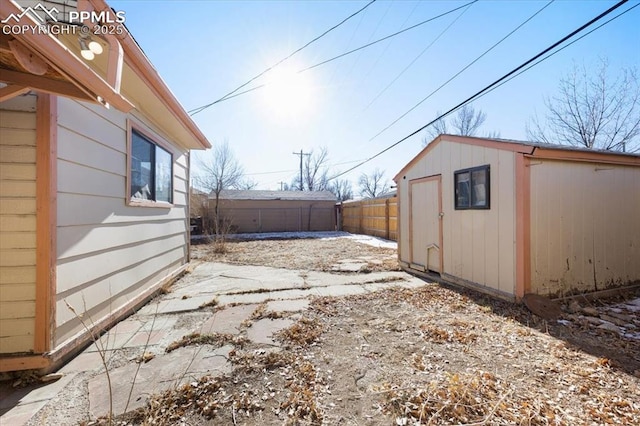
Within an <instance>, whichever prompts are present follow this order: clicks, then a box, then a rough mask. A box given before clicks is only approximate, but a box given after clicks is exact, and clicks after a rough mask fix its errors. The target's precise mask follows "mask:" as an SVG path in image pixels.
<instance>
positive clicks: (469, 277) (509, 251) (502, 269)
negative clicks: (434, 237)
mask: <svg viewBox="0 0 640 426" xmlns="http://www.w3.org/2000/svg"><path fill="white" fill-rule="evenodd" d="M515 155H516V154H514V153H513V152H511V151H506V150H500V149H497V148H492V147H485V146H476V145H465V144H462V143H458V142H452V141H447V140H446V137H445V139H443V140H441V141H440V142H439V143H438V144H437V145H435V146H434V147H433V148H432V149H430V150H429V151H428V152H427V153H426V155H424V156H423V157H422V158H420V159H418V160H417V161H416V162H415V164H413V165H412V166H411V167H409V168H408V169H407V170H406V173H405V174H404V175H402V176H398V193H399V202H400V205H399V218H400V223H399V226H400V237H399V246H398V250H399V253H398V254H399V258H400V260H401V261H402V262H404V263H405V264H410V263H411V262H412V259H411V248H410V247H411V243H412V242H413V241H410V240H411V239H412V238H414V237H415V235H413V236H412V235H411V233H410V216H411V213H410V210H411V208H410V207H411V206H410V200H409V193H410V186H411V185H410V181H412V180H416V179H420V178H426V177H430V176H437V175H441V176H442V212H443V213H444V216H443V218H442V221H443V223H442V228H443V236H442V239H443V241H442V247H441V253H440V255H441V256H443V271H442V273H443V275H447V276H452V277H456V278H458V279H462V280H465V281H469V282H472V283H476V284H480V285H483V286H486V287H489V288H490V289H491V290H494V291H498V292H500V293H503V294H513V293H514V291H515V273H516V271H515V247H516V246H515V232H516V230H515V179H514V176H515ZM483 165H489V166H490V204H491V208H490V209H488V210H455V208H454V172H455V171H456V170H460V169H465V168H470V167H476V166H483ZM418 187H420V186H418ZM435 202H437V200H435ZM419 246H420V243H419V242H418V243H415V242H413V251H414V253H413V257H414V259H416V258H426V257H427V254H426V250H427V244H423V245H422V250H424V253H423V252H418V253H416V250H417V249H418V247H419Z"/></svg>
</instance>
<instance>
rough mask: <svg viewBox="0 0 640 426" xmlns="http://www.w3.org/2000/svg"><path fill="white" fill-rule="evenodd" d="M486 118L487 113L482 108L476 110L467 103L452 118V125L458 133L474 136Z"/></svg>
mask: <svg viewBox="0 0 640 426" xmlns="http://www.w3.org/2000/svg"><path fill="white" fill-rule="evenodd" d="M486 119H487V114H485V113H484V112H482V110H478V111H476V109H475V108H474V107H472V106H471V105H469V104H465V105H464V106H463V107H462V108H460V109H459V110H458V113H457V114H456V116H455V117H453V120H451V127H453V129H454V131H455V133H456V134H457V135H461V136H474V135H475V134H476V133H477V132H478V129H479V128H480V126H482V124H484V122H485V120H486Z"/></svg>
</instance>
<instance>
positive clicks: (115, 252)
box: [0, 0, 210, 372]
mask: <svg viewBox="0 0 640 426" xmlns="http://www.w3.org/2000/svg"><path fill="white" fill-rule="evenodd" d="M20 3H24V5H25V7H26V6H29V5H31V6H32V5H33V2H28V1H24V2H20ZM76 4H77V8H76ZM78 10H83V11H88V12H95V14H93V15H100V16H102V19H103V20H104V21H108V22H109V26H110V28H113V31H112V32H110V34H94V33H93V32H92V34H91V36H90V37H89V36H88V35H87V33H85V32H83V31H80V30H79V28H81V25H70V24H69V22H70V21H72V20H73V18H72V16H71V12H74V11H78ZM45 12H46V16H45V15H44V14H43V13H45ZM115 14H116V11H114V10H112V9H111V8H110V7H109V6H108V5H107V4H106V3H105V2H104V0H86V1H83V0H80V1H78V2H66V1H65V2H63V1H53V2H47V1H42V2H40V3H39V4H38V6H37V7H33V8H32V7H26V9H25V8H23V7H21V6H20V5H19V4H18V3H16V2H15V1H13V0H3V1H1V2H0V20H1V21H2V24H1V25H2V32H1V33H0V372H5V371H16V370H24V369H45V370H50V369H53V368H55V367H56V366H57V365H60V363H62V362H63V361H64V360H65V359H67V358H69V357H70V356H71V355H73V354H74V353H75V352H77V351H78V350H80V349H81V348H82V347H83V346H85V345H87V344H88V343H89V342H90V341H91V338H92V333H99V332H100V331H101V330H103V329H105V328H107V327H109V326H111V325H113V324H114V323H115V322H117V321H118V320H120V319H121V318H123V317H124V316H127V315H129V314H130V313H131V312H133V310H134V309H136V307H138V306H140V305H141V304H143V303H145V302H146V301H147V300H148V299H149V298H150V297H151V296H152V295H153V293H154V292H156V291H157V290H159V289H160V288H161V286H162V285H163V284H165V283H166V282H168V281H170V280H172V279H174V278H175V277H176V276H178V275H179V274H180V273H181V272H182V271H184V269H185V267H186V265H187V263H188V262H189V184H188V182H189V158H190V156H189V152H190V150H191V149H205V148H208V147H210V144H209V142H208V141H207V139H206V138H205V136H204V135H203V134H202V133H201V131H200V130H199V129H198V128H197V126H196V125H195V124H194V122H193V121H192V120H191V119H190V117H189V115H188V114H187V113H186V112H185V110H184V109H183V108H182V106H181V105H180V104H179V102H178V101H177V99H176V98H175V97H174V95H173V94H172V93H171V91H170V90H169V88H168V87H167V86H166V84H165V83H164V82H163V81H162V79H161V78H160V76H159V75H158V73H157V71H156V70H155V69H154V68H153V66H152V64H151V63H150V62H149V60H148V59H147V57H146V56H145V54H144V53H143V51H142V50H141V48H140V47H139V46H138V44H137V43H136V42H135V40H134V39H133V38H132V36H131V34H130V33H129V32H128V30H127V28H126V27H125V25H124V23H121V22H119V21H120V20H119V18H118V17H117V16H114V15H115ZM87 15H89V16H92V14H91V13H88V14H87ZM76 24H78V22H76ZM82 24H84V25H86V26H87V27H88V28H90V29H91V28H94V26H95V25H99V24H98V23H93V22H90V21H87V20H85V21H83V22H82ZM25 26H27V27H25ZM25 28H36V30H31V29H25ZM39 28H45V30H38V29H39ZM56 28H57V30H55V31H54V30H53V29H56ZM62 28H66V30H64V31H63V30H61V29H62ZM47 29H48V30H47ZM80 41H82V43H80ZM91 43H95V44H97V45H98V46H99V48H97V47H96V45H95V44H94V45H93V47H94V50H95V51H96V52H99V51H102V53H101V54H98V53H95V54H93V55H94V57H93V59H92V60H89V59H87V58H91V56H92V55H89V54H87V52H84V53H85V54H84V56H83V54H82V52H81V48H86V47H87V44H91ZM80 317H82V319H83V320H84V322H85V324H86V325H87V327H88V328H85V326H83V324H82V323H81V320H80Z"/></svg>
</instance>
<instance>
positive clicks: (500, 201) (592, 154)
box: [394, 135, 640, 300]
mask: <svg viewBox="0 0 640 426" xmlns="http://www.w3.org/2000/svg"><path fill="white" fill-rule="evenodd" d="M394 181H395V182H396V183H397V185H398V199H399V218H398V220H399V244H398V257H399V261H400V264H401V266H402V267H403V268H404V269H405V270H407V271H409V272H414V273H418V274H421V273H425V272H430V273H435V274H439V275H440V276H441V278H442V279H444V280H445V281H448V282H452V283H457V284H460V285H463V286H468V287H472V288H474V289H478V290H481V291H484V292H487V293H491V294H493V295H496V296H499V297H502V298H506V299H510V300H519V299H521V298H522V297H523V296H524V295H525V294H527V293H536V294H541V295H545V296H549V297H552V298H557V297H563V296H569V295H574V294H583V293H593V292H599V291H601V290H606V289H611V288H620V287H624V286H629V285H634V284H639V283H640V156H638V155H634V154H625V153H620V152H610V151H609V152H607V151H592V150H585V149H573V148H570V147H566V146H557V145H549V144H536V143H530V142H518V141H509V140H500V139H485V138H473V137H461V136H451V135H440V136H438V137H437V138H436V139H434V140H433V141H432V142H431V143H430V144H429V145H427V146H426V147H425V148H424V149H423V150H422V151H421V152H420V153H419V154H418V155H417V156H416V157H415V158H413V159H412V160H411V161H410V162H409V163H408V164H407V165H406V166H405V167H404V168H403V169H402V170H401V171H400V172H399V173H398V174H397V175H396V176H395V177H394Z"/></svg>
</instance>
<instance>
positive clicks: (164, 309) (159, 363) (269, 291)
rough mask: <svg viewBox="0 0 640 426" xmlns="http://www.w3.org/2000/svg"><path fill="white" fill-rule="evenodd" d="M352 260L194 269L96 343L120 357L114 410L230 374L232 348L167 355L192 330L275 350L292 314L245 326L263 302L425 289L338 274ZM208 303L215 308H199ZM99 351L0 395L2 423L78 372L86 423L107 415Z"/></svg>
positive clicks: (386, 276) (33, 408)
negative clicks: (16, 393) (332, 266)
mask: <svg viewBox="0 0 640 426" xmlns="http://www.w3.org/2000/svg"><path fill="white" fill-rule="evenodd" d="M355 263H356V262H350V261H349V262H345V263H343V264H341V266H340V272H341V273H330V272H319V271H300V270H288V269H278V268H271V267H264V266H246V265H230V264H223V263H211V262H207V263H201V264H199V265H198V266H197V267H196V268H195V269H194V270H193V272H192V273H190V274H189V275H187V276H185V277H183V278H182V279H181V280H179V281H178V282H177V283H176V284H175V285H174V286H173V287H172V289H171V290H172V291H171V292H170V293H168V294H164V295H162V296H159V297H158V298H157V299H156V300H155V301H152V302H150V303H149V304H148V305H146V306H145V307H143V308H142V309H140V310H139V311H138V312H137V313H135V314H134V315H132V316H131V317H129V318H127V319H125V320H123V321H122V322H120V323H119V324H118V325H117V326H115V327H113V328H112V329H111V330H110V331H108V332H107V333H106V334H104V335H103V336H102V337H101V338H100V344H101V345H103V346H102V347H104V348H105V351H106V352H105V353H106V354H107V356H108V357H111V356H114V357H115V359H119V362H118V363H117V364H118V365H120V366H119V367H117V368H113V369H111V370H110V373H109V377H110V380H111V388H112V389H115V390H116V391H115V392H113V394H112V398H113V407H114V413H115V414H120V413H122V412H123V411H124V410H125V407H126V409H127V410H132V409H135V408H137V407H141V406H143V405H144V404H145V402H146V400H147V398H148V397H149V396H150V395H151V394H153V393H157V392H161V391H163V390H166V389H170V388H171V387H173V386H176V385H178V384H180V383H183V382H184V381H186V380H193V379H195V378H197V377H199V376H202V375H204V374H226V373H229V372H230V371H231V366H230V365H229V363H228V361H227V355H228V353H229V351H230V350H231V349H232V346H223V347H221V348H217V349H212V347H211V346H209V345H203V346H187V347H181V348H178V349H176V350H174V351H172V352H170V353H166V352H165V349H166V348H167V346H168V345H169V344H171V343H172V342H174V341H176V340H179V339H180V338H182V337H183V336H186V335H188V334H190V333H193V332H198V333H224V334H234V335H238V334H241V333H244V332H246V337H247V338H248V339H249V340H250V341H251V342H252V344H254V345H258V347H263V348H264V349H267V350H268V349H269V348H275V347H277V346H278V342H277V341H276V340H274V338H273V335H274V333H276V332H278V331H280V330H282V329H283V328H286V327H289V326H290V325H292V324H293V322H294V320H295V315H294V317H289V318H279V319H268V318H264V319H259V320H257V321H251V316H252V314H253V312H254V311H255V310H256V308H257V307H258V306H259V304H261V303H266V304H267V305H266V312H289V313H291V312H293V313H295V312H301V311H304V310H306V309H307V308H308V306H309V302H310V300H311V298H312V297H314V296H345V295H353V294H363V293H366V292H372V291H378V290H383V289H387V288H391V287H394V286H398V287H408V288H415V287H419V286H422V285H424V281H422V280H420V279H418V278H415V277H412V276H410V275H408V274H406V273H404V272H372V273H368V274H348V273H344V272H345V270H346V269H354V268H355V266H356V265H355ZM212 301H215V302H217V305H215V303H214V304H213V305H210V306H209V307H202V306H203V305H204V304H208V303H211V302H212ZM245 327H247V328H245ZM97 351H98V349H97V348H96V346H95V345H91V346H89V347H88V348H87V349H86V350H85V351H84V352H82V353H81V354H79V355H78V356H76V357H75V358H74V359H73V360H72V361H71V362H69V363H68V364H67V365H65V366H64V367H63V368H62V369H61V370H60V371H61V372H62V373H64V377H63V379H61V380H59V381H58V382H56V383H55V384H49V385H47V386H41V387H39V388H38V390H37V391H33V392H32V393H30V394H29V393H27V397H26V398H24V400H22V401H21V400H19V399H18V400H15V398H14V399H11V398H13V396H12V395H13V394H12V395H10V397H11V398H10V397H9V396H8V397H7V398H5V395H3V404H2V407H3V410H2V413H3V414H2V417H1V423H2V424H12V425H21V424H24V423H26V422H27V421H28V420H29V418H30V417H31V416H32V415H34V414H35V413H36V412H37V411H38V410H40V409H41V408H42V407H43V406H44V405H45V404H46V403H47V402H48V401H50V400H51V399H53V398H54V397H55V396H56V395H57V393H58V392H63V391H64V388H65V386H67V385H68V384H69V382H70V381H71V379H72V378H73V377H76V375H78V374H86V375H88V376H90V379H89V380H88V389H89V396H88V397H89V409H90V414H91V416H92V418H96V417H99V416H102V415H105V414H107V413H108V411H109V399H110V398H109V386H108V384H107V378H106V375H105V374H104V372H103V371H102V370H103V367H102V362H101V360H100V357H99V353H98V352H97ZM143 352H144V353H146V354H148V355H149V356H150V357H151V359H150V360H148V362H146V363H142V364H138V363H137V362H136V359H137V358H139V357H140V356H141V355H143ZM118 354H120V355H119V358H118ZM134 378H135V382H134V380H133V379H134ZM25 392H26V391H25ZM34 392H35V393H34ZM129 392H131V396H129ZM28 395H34V396H33V397H28ZM36 396H37V397H36ZM34 398H35V400H34ZM5 399H6V401H7V402H6V403H5ZM12 401H13V402H12ZM11 404H13V406H12V405H11Z"/></svg>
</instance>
